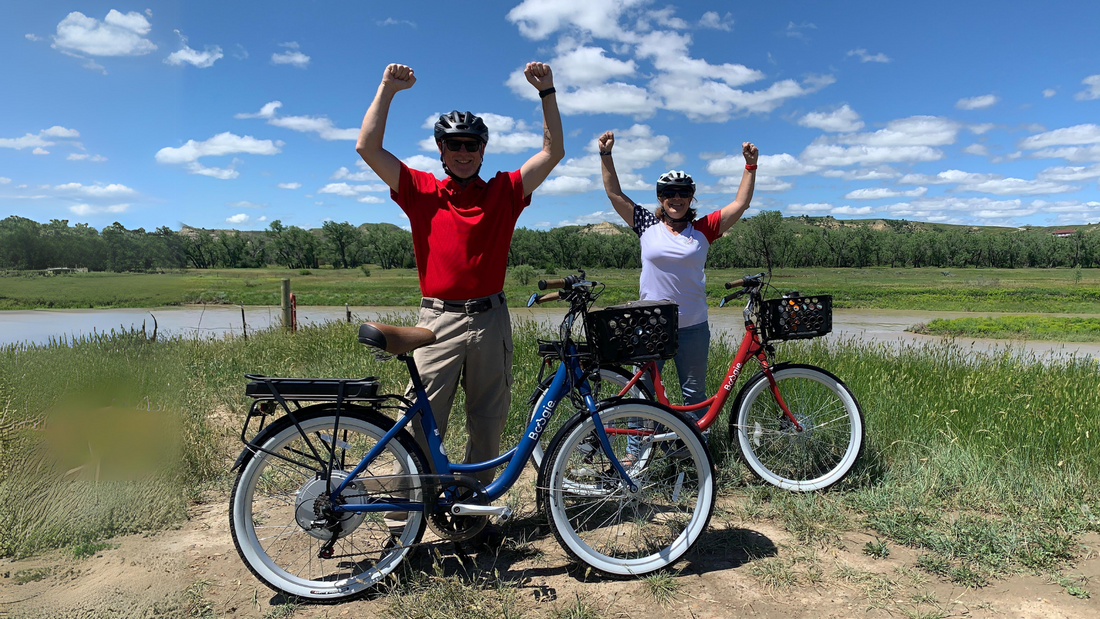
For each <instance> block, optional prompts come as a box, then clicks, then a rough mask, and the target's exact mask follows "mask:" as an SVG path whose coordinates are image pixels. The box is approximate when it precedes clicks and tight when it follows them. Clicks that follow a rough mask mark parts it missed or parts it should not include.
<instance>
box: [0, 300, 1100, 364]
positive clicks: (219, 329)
mask: <svg viewBox="0 0 1100 619" xmlns="http://www.w3.org/2000/svg"><path fill="white" fill-rule="evenodd" d="M510 311H511V313H512V316H513V319H528V320H537V321H539V322H542V323H545V324H549V325H555V326H556V325H557V324H559V323H560V322H561V317H562V315H563V314H564V313H565V308H564V307H560V306H559V307H535V308H530V309H528V308H523V307H521V308H510ZM351 312H352V315H353V316H352V319H353V320H377V319H378V318H379V317H380V316H383V317H384V316H386V315H388V314H389V315H392V314H393V313H395V312H398V313H408V314H410V315H411V313H412V312H413V308H408V307H353V308H351ZM1009 315H1013V314H1006V313H996V312H979V313H971V312H928V311H918V310H865V309H859V310H851V309H834V310H833V332H832V333H831V334H830V335H828V336H827V337H829V338H843V337H861V338H863V339H865V340H872V341H888V342H895V343H900V342H910V341H917V342H919V341H929V340H935V339H938V338H936V337H935V336H927V335H917V334H914V333H907V332H906V331H905V329H906V327H909V326H911V325H914V324H918V323H924V322H928V321H930V320H932V319H933V318H958V317H962V316H1009ZM281 316H282V313H281V310H280V309H279V308H278V307H266V306H247V307H245V308H244V323H245V324H246V325H247V329H248V330H249V331H253V330H257V329H267V328H269V327H271V326H272V325H276V324H279V322H280V320H281ZM345 317H346V314H345V310H344V308H343V307H299V308H298V322H299V324H302V325H307V324H317V323H322V322H326V321H330V320H344V319H345ZM154 319H155V320H156V323H157V333H158V334H159V335H183V336H185V337H222V336H225V335H233V334H240V333H241V331H242V328H243V325H242V319H241V308H240V306H225V305H208V306H201V305H198V306H182V307H159V308H154V309H98V310H89V309H71V310H13V311H12V310H9V311H0V346H3V345H7V344H18V343H21V342H27V343H34V344H44V343H47V342H49V341H50V339H51V338H53V339H59V338H66V339H68V338H72V337H73V336H80V335H88V334H92V333H102V332H109V331H111V330H112V329H115V330H119V329H126V330H128V329H138V330H141V329H142V328H143V326H144V329H145V331H146V332H147V333H149V334H150V335H151V334H152V332H153V322H154ZM710 324H711V329H712V330H713V331H714V332H715V333H718V332H721V331H726V332H727V333H729V334H730V335H731V336H732V337H735V338H738V339H739V338H740V336H741V334H743V333H744V323H743V321H742V318H741V310H740V308H739V307H729V308H711V309H710ZM955 341H956V342H957V343H959V344H961V345H966V346H970V345H972V346H973V347H974V349H975V350H978V351H989V350H994V349H997V348H1003V347H1004V346H1005V345H1006V344H1008V343H1009V342H1007V341H1006V340H976V339H967V338H957V339H956V340H955ZM1011 345H1012V347H1013V348H1014V349H1017V350H1021V351H1028V352H1033V353H1036V354H1039V355H1046V354H1055V355H1073V354H1079V355H1089V356H1093V357H1100V344H1098V343H1059V342H1040V341H1023V342H1020V341H1013V342H1011Z"/></svg>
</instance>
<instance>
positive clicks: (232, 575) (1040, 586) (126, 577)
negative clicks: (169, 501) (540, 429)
mask: <svg viewBox="0 0 1100 619" xmlns="http://www.w3.org/2000/svg"><path fill="white" fill-rule="evenodd" d="M732 501H736V499H727V503H726V505H724V507H726V508H727V509H725V510H716V512H715V515H714V517H713V519H712V521H711V526H710V528H709V529H708V531H707V532H706V533H705V534H704V536H703V537H702V538H700V540H699V542H698V544H697V545H696V547H695V549H694V550H693V551H692V552H691V553H690V554H689V555H688V558H687V559H685V560H684V561H682V562H681V563H680V564H679V565H677V568H678V569H679V572H678V574H677V575H675V576H674V577H673V578H671V579H668V580H667V581H666V583H665V587H666V589H665V590H666V592H667V593H668V594H669V596H668V599H667V600H665V601H664V603H661V601H659V600H658V599H657V598H655V596H654V593H653V589H654V587H655V584H654V583H653V582H649V583H647V582H646V581H630V580H625V581H624V580H604V579H600V578H597V577H594V576H592V575H591V574H588V575H586V574H585V573H584V570H583V568H578V567H576V566H574V565H571V564H570V563H569V561H568V560H567V559H566V557H565V555H564V553H563V552H562V551H561V549H560V548H559V547H558V545H557V542H556V541H555V539H554V537H553V535H552V534H550V533H549V532H548V530H547V527H546V526H545V525H542V526H538V516H536V515H534V514H531V513H530V511H528V513H527V514H525V515H524V516H526V517H525V518H523V519H522V520H521V521H518V522H516V523H514V524H513V525H511V527H510V528H508V529H506V533H507V534H508V535H509V537H510V540H509V542H507V543H506V544H505V546H504V548H503V549H500V550H497V551H495V552H494V551H489V550H484V549H483V550H481V551H480V552H478V553H477V554H476V555H470V557H469V558H468V561H469V562H472V563H473V564H476V567H475V566H473V565H472V564H471V563H469V562H468V563H467V564H466V567H463V564H462V563H461V562H460V559H459V557H458V556H457V555H456V554H455V551H454V546H453V545H451V544H449V543H437V544H433V545H431V546H429V548H434V549H436V550H438V551H439V556H440V557H441V558H442V562H441V563H440V562H439V560H438V559H436V560H435V562H436V566H435V567H433V559H432V557H433V555H434V551H433V552H424V551H420V552H419V553H418V554H416V555H415V556H414V557H412V558H411V559H410V563H409V564H410V566H412V568H413V569H417V570H423V571H424V572H426V573H428V574H433V575H434V578H435V579H436V580H437V581H443V580H445V579H446V577H447V576H450V575H455V574H480V575H483V576H487V577H489V578H492V577H494V574H495V575H496V576H495V577H496V578H497V579H498V580H497V582H506V583H510V585H509V586H510V590H509V591H510V593H509V595H511V596H512V597H511V601H512V603H513V604H514V607H513V610H514V611H518V614H521V615H523V616H572V617H585V616H595V617H631V618H642V617H660V618H662V619H667V618H668V617H698V618H703V617H762V618H774V619H797V618H802V617H807V618H809V617H813V618H833V617H857V616H858V617H913V618H917V617H920V618H933V617H997V618H1018V617H1019V618H1043V619H1049V618H1055V619H1056V618H1065V619H1095V618H1096V617H1100V591H1097V584H1100V536H1096V535H1093V536H1090V537H1088V538H1086V539H1084V540H1083V542H1082V547H1081V550H1080V553H1079V558H1078V561H1077V563H1076V564H1075V565H1072V566H1068V567H1066V568H1065V569H1063V574H1065V575H1072V576H1074V577H1075V578H1077V582H1079V583H1082V584H1083V588H1085V589H1092V590H1093V591H1095V593H1093V594H1092V597H1091V598H1088V599H1081V598H1078V597H1073V596H1071V595H1069V593H1067V590H1066V589H1065V588H1064V587H1063V586H1061V585H1059V584H1057V583H1055V582H1052V581H1051V579H1050V578H1048V577H1046V576H1033V575H1017V576H1013V577H1010V578H1008V579H1006V580H1000V581H996V582H993V583H992V584H990V585H988V586H986V587H983V588H979V589H968V588H962V587H959V586H956V585H953V584H952V583H949V582H946V581H943V580H941V579H939V578H937V577H935V576H932V575H930V574H927V573H925V572H923V571H921V570H918V569H917V568H916V561H917V558H918V555H919V553H917V552H915V551H913V550H910V549H907V548H903V547H899V546H895V545H892V544H891V545H890V546H889V549H890V553H889V556H887V557H885V558H882V559H873V558H871V557H870V556H867V555H866V554H864V552H863V548H864V546H865V544H867V542H869V541H874V540H875V538H874V537H873V536H871V535H868V534H866V533H863V532H859V531H850V532H848V533H846V534H845V536H844V538H843V542H842V543H841V544H840V546H839V547H837V546H829V547H827V548H826V547H819V548H810V547H807V546H806V545H805V544H801V543H799V542H798V541H797V540H794V539H793V538H792V537H791V536H790V535H789V534H787V533H786V532H785V531H784V529H783V528H782V526H781V525H779V524H778V523H774V522H770V521H753V522H747V521H743V520H740V519H739V518H738V517H736V516H733V515H732V514H735V513H737V511H738V510H736V509H729V508H730V507H731V506H732ZM429 535H430V534H429ZM110 542H111V543H112V547H111V548H107V549H104V550H102V551H100V552H99V553H97V554H96V555H94V556H92V557H89V558H85V559H74V558H73V555H72V553H71V551H70V552H64V551H57V552H54V553H50V554H45V555H41V556H37V557H34V558H31V559H26V560H21V561H3V562H0V577H2V578H0V617H64V618H82V619H83V618H99V617H141V618H145V617H163V616H176V617H242V618H243V617H269V618H274V617H294V618H302V619H311V618H314V617H318V618H320V617H326V618H327V617H332V618H336V617H363V616H387V615H390V616H408V615H412V616H431V615H430V613H433V612H434V613H438V612H439V608H438V606H437V607H435V608H428V607H421V608H419V610H418V608H417V607H416V601H415V600H413V601H412V602H410V601H409V598H407V597H404V598H402V597H401V595H400V594H397V593H388V594H387V593H383V594H380V595H376V596H373V597H372V598H371V599H361V600H356V601H352V602H347V603H343V604H338V605H333V606H320V605H308V604H301V605H298V604H294V603H291V602H292V601H291V600H286V599H283V598H282V597H281V596H279V595H277V594H275V593H274V592H273V591H271V590H269V589H267V588H266V587H265V586H264V585H262V584H261V583H260V582H259V581H257V580H256V579H255V578H254V577H253V576H252V574H251V573H250V572H249V571H248V569H247V568H246V567H245V566H244V564H243V563H242V562H241V560H240V558H238V556H237V553H236V550H235V549H234V547H233V541H232V539H231V538H230V535H229V522H228V516H227V500H226V498H225V497H224V496H216V497H210V499H209V501H208V502H206V503H203V504H200V505H196V506H194V507H193V508H192V510H191V515H190V519H189V520H188V521H186V522H184V523H183V524H182V526H180V528H178V529H176V530H170V531H163V532H159V533H156V534H149V535H131V536H127V537H120V538H116V539H113V540H110ZM440 574H442V575H443V578H440ZM36 577H37V578H38V579H37V580H35V579H34V578H36ZM427 580H428V581H431V578H428V579H427ZM467 582H468V581H467ZM669 582H670V583H671V584H669ZM486 591H488V594H490V595H491V594H493V591H494V589H493V587H489V588H488V589H486ZM475 595H476V593H475ZM399 598H400V599H399ZM490 602H491V600H489V601H487V602H486V604H487V606H486V608H489V607H490V606H492V604H491V603H490ZM583 609H587V610H588V611H589V612H590V614H587V615H586V614H582V613H581V612H579V611H580V610H583ZM570 610H573V611H574V612H572V613H571V614H570V613H569V612H568V611H570ZM515 614H516V612H513V614H512V616H515Z"/></svg>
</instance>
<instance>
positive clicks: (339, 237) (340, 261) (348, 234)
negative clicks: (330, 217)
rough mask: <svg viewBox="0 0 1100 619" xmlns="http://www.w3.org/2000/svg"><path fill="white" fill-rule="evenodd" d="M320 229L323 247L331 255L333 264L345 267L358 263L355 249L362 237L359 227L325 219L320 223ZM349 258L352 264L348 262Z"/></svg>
mask: <svg viewBox="0 0 1100 619" xmlns="http://www.w3.org/2000/svg"><path fill="white" fill-rule="evenodd" d="M321 231H322V233H323V234H324V239H325V249H327V250H328V252H329V254H330V255H331V256H332V264H333V266H338V267H340V268H344V269H346V268H348V267H350V266H357V265H358V260H357V259H356V258H355V256H356V255H357V254H358V252H357V249H358V247H359V244H360V243H361V242H362V239H363V233H362V232H360V231H359V228H356V227H355V226H353V225H351V224H349V223H348V222H346V221H345V222H343V223H336V222H335V221H326V222H325V223H323V224H321ZM349 259H350V260H351V262H352V263H354V264H352V263H349Z"/></svg>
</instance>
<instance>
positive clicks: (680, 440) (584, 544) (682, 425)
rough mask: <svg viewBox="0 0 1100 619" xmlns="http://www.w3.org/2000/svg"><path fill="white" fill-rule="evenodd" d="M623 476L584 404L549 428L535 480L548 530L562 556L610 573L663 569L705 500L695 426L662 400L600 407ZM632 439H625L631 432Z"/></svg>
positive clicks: (704, 466) (704, 459)
mask: <svg viewBox="0 0 1100 619" xmlns="http://www.w3.org/2000/svg"><path fill="white" fill-rule="evenodd" d="M599 417H600V420H601V421H602V423H603V425H604V427H605V429H606V431H607V433H608V439H609V441H610V443H611V450H612V453H614V454H615V457H616V458H617V459H618V460H619V461H620V462H623V464H624V467H625V468H626V469H627V473H628V475H630V476H631V478H632V479H633V480H634V481H635V483H636V485H637V490H636V491H631V490H630V488H629V487H628V486H627V485H626V484H625V483H624V482H623V480H622V478H621V477H620V476H619V474H618V473H617V472H616V470H615V469H614V467H613V466H612V463H611V461H610V459H609V458H608V456H607V454H606V453H605V452H604V450H603V448H602V446H601V444H600V442H599V439H598V437H597V434H596V425H595V422H594V421H593V419H592V416H591V415H590V414H588V413H580V414H578V415H576V416H574V417H573V418H572V419H571V420H570V421H569V423H568V424H566V425H565V426H564V427H563V428H562V429H561V431H560V433H559V434H560V436H559V437H555V439H554V441H553V443H552V445H553V448H552V452H551V454H550V456H549V460H548V462H547V467H546V469H545V471H544V475H543V476H542V477H543V483H541V484H540V486H541V487H540V494H541V495H542V504H543V505H545V506H547V507H548V508H549V513H550V524H551V526H552V528H553V530H554V536H555V537H557V539H558V542H559V543H560V544H561V545H562V547H563V548H565V550H566V552H568V553H569V555H570V556H572V557H574V558H576V559H579V560H580V561H583V562H584V563H586V564H588V565H590V566H591V567H592V568H593V569H595V570H597V571H599V572H601V573H603V574H607V575H611V576H642V575H645V574H648V573H650V572H654V571H656V570H660V569H663V568H666V567H668V566H670V565H672V564H674V563H676V561H678V560H679V559H680V558H681V557H682V556H683V555H684V553H686V552H687V551H688V550H690V549H691V547H692V545H693V544H695V542H696V540H698V539H699V536H700V535H701V534H702V532H703V531H704V530H705V529H706V527H707V523H708V522H709V521H710V516H711V512H712V510H713V508H714V496H715V489H714V479H715V471H714V463H713V461H712V460H711V457H710V452H709V451H708V450H707V448H706V445H705V444H704V443H703V438H702V436H701V435H700V434H699V429H698V427H696V425H695V424H694V423H692V422H691V421H690V420H688V419H685V418H684V417H683V416H682V415H680V414H679V413H676V412H674V411H672V410H670V409H668V408H665V407H663V406H660V405H658V404H654V403H652V402H647V401H644V400H624V401H621V402H615V403H612V404H610V405H609V406H606V407H604V408H602V409H601V410H600V412H599ZM632 434H633V435H635V436H640V437H641V438H642V441H641V446H640V447H635V448H633V450H631V448H629V447H628V441H627V437H628V436H630V435H632Z"/></svg>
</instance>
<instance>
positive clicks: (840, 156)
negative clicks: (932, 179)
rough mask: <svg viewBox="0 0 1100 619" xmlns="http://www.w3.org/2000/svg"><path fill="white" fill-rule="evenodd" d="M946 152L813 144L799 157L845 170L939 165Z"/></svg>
mask: <svg viewBox="0 0 1100 619" xmlns="http://www.w3.org/2000/svg"><path fill="white" fill-rule="evenodd" d="M942 158H943V152H941V151H939V150H936V149H934V148H929V147H927V146H840V145H836V144H810V145H809V146H807V147H806V148H805V150H803V151H802V154H801V155H799V159H800V160H801V161H803V162H804V163H806V164H809V165H815V166H836V167H843V166H849V165H852V164H856V163H858V164H862V165H878V164H881V163H916V162H919V161H936V160H938V159H942Z"/></svg>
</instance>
